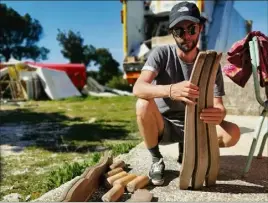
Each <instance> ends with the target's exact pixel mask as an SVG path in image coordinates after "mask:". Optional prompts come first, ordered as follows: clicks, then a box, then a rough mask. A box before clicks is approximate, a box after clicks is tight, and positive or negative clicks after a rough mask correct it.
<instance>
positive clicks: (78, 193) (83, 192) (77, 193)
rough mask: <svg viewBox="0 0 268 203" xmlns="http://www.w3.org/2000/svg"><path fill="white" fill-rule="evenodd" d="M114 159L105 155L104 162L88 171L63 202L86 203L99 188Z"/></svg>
mask: <svg viewBox="0 0 268 203" xmlns="http://www.w3.org/2000/svg"><path fill="white" fill-rule="evenodd" d="M111 162H112V157H111V156H110V155H109V154H108V153H105V154H104V157H103V158H102V160H101V161H100V162H99V163H98V164H97V165H95V166H94V167H92V168H89V170H86V171H85V172H84V173H83V174H82V175H81V179H80V180H78V181H77V182H76V183H75V184H74V185H73V186H72V187H71V188H70V189H69V190H68V191H66V196H65V198H64V199H63V202H85V201H87V200H88V199H89V198H90V197H91V196H92V194H93V193H94V192H95V191H96V190H97V189H98V188H99V184H100V182H101V177H102V176H104V174H105V173H106V172H107V171H108V168H109V165H111Z"/></svg>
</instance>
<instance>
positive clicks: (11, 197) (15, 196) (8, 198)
mask: <svg viewBox="0 0 268 203" xmlns="http://www.w3.org/2000/svg"><path fill="white" fill-rule="evenodd" d="M20 200H21V195H20V194H18V193H11V194H8V195H6V196H4V197H3V202H19V201H20Z"/></svg>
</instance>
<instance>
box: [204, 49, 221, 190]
mask: <svg viewBox="0 0 268 203" xmlns="http://www.w3.org/2000/svg"><path fill="white" fill-rule="evenodd" d="M221 57H222V53H220V54H217V56H216V59H215V62H214V65H213V67H212V69H211V72H210V77H209V80H208V87H207V100H206V107H207V108H209V107H213V100H214V84H215V80H216V75H217V71H218V68H219V64H220V60H221ZM206 127H207V132H208V159H209V161H208V170H207V176H206V179H205V185H206V186H212V185H215V184H216V180H217V176H218V172H219V156H220V151H219V143H218V137H217V131H216V125H214V124H206Z"/></svg>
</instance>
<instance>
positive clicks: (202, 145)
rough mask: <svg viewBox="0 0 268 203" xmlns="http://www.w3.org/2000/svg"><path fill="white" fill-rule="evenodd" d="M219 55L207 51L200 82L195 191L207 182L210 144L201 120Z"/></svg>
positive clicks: (197, 112)
mask: <svg viewBox="0 0 268 203" xmlns="http://www.w3.org/2000/svg"><path fill="white" fill-rule="evenodd" d="M216 55H217V53H216V52H214V51H207V56H206V61H205V63H204V65H203V68H202V73H201V76H200V81H199V99H198V102H197V105H196V112H195V113H196V129H197V131H196V139H195V143H196V153H195V155H196V159H195V167H194V172H193V176H192V187H193V189H200V188H201V187H202V186H203V183H204V181H205V177H206V172H207V167H208V143H207V130H206V124H205V123H204V122H203V121H202V120H201V119H200V113H201V111H202V109H204V108H205V107H206V91H207V81H208V79H209V74H210V70H211V67H212V66H213V63H214V60H215V57H216Z"/></svg>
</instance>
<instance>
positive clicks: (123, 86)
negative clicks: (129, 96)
mask: <svg viewBox="0 0 268 203" xmlns="http://www.w3.org/2000/svg"><path fill="white" fill-rule="evenodd" d="M106 85H107V86H108V87H110V88H114V89H119V90H124V91H129V92H130V91H132V87H131V86H130V85H129V84H128V82H127V80H125V79H124V78H123V77H122V76H114V77H113V78H112V79H111V80H110V81H108V83H107V84H106Z"/></svg>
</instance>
